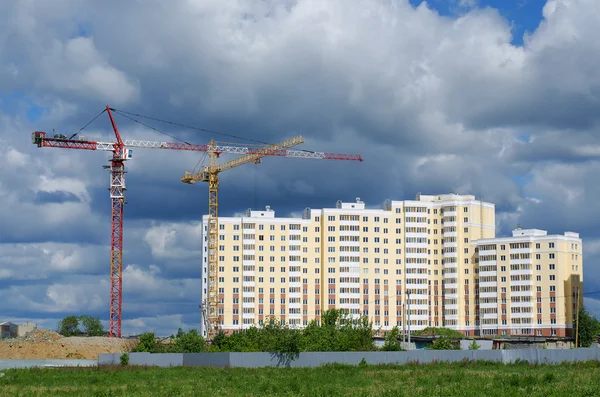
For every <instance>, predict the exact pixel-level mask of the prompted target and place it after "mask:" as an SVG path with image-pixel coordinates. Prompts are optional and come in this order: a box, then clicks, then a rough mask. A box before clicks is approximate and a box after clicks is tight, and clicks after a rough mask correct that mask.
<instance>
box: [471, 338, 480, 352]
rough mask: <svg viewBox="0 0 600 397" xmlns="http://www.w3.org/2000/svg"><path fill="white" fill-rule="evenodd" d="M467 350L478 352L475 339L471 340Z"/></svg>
mask: <svg viewBox="0 0 600 397" xmlns="http://www.w3.org/2000/svg"><path fill="white" fill-rule="evenodd" d="M469 350H479V345H478V344H477V342H475V339H473V342H471V344H470V345H469Z"/></svg>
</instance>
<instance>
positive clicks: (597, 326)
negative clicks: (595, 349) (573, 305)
mask: <svg viewBox="0 0 600 397" xmlns="http://www.w3.org/2000/svg"><path fill="white" fill-rule="evenodd" d="M578 319H579V324H577V323H575V324H573V325H574V326H575V327H576V328H577V327H578V329H579V337H578V338H579V342H578V347H590V346H591V345H592V342H593V341H594V339H595V337H596V335H598V333H599V332H600V322H598V320H597V319H596V317H594V316H592V315H590V314H589V313H588V311H587V310H586V309H585V307H582V308H581V309H579V313H578Z"/></svg>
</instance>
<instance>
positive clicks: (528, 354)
mask: <svg viewBox="0 0 600 397" xmlns="http://www.w3.org/2000/svg"><path fill="white" fill-rule="evenodd" d="M537 350H538V349H518V350H502V362H504V363H506V364H509V363H514V362H515V361H517V360H520V361H527V362H529V363H532V364H533V363H537Z"/></svg>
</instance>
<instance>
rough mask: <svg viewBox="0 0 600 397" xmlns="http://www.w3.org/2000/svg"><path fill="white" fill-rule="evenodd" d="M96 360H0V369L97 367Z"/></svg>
mask: <svg viewBox="0 0 600 397" xmlns="http://www.w3.org/2000/svg"><path fill="white" fill-rule="evenodd" d="M97 365H98V361H96V360H0V369H12V368H33V367H39V368H44V367H95V366H97Z"/></svg>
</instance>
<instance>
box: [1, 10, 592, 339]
mask: <svg viewBox="0 0 600 397" xmlns="http://www.w3.org/2000/svg"><path fill="white" fill-rule="evenodd" d="M455 3H456V7H459V6H460V7H459V8H460V12H458V13H457V14H456V15H454V16H452V17H441V16H439V15H438V14H437V13H435V12H434V11H431V10H429V9H427V7H423V6H421V7H418V8H416V9H415V8H413V7H411V6H410V4H409V3H408V1H400V0H398V1H384V0H375V1H371V2H347V1H342V0H335V1H328V2H323V1H318V0H297V1H291V0H290V1H275V0H268V1H261V2H225V3H224V2H221V1H216V0H204V1H200V0H194V1H183V0H176V1H171V2H169V3H168V4H167V3H160V2H157V3H153V5H152V6H147V5H146V4H145V3H144V4H142V3H140V2H118V1H116V0H109V1H104V2H93V1H76V0H60V1H53V2H52V5H49V4H48V2H44V1H29V2H20V1H15V2H3V3H2V4H0V26H2V28H1V29H0V59H1V60H2V61H0V87H2V88H1V89H0V104H2V103H6V104H8V103H9V101H12V102H11V103H13V105H11V107H10V109H11V110H10V111H9V107H8V106H6V107H3V108H0V111H2V113H0V126H1V127H2V129H1V131H2V132H0V149H2V150H3V153H4V154H5V158H6V159H7V160H5V161H3V163H2V164H1V165H0V199H2V201H3V206H2V207H0V225H1V226H0V250H1V251H2V252H8V253H10V254H7V258H9V259H8V260H7V262H6V263H5V264H4V265H3V266H4V267H3V269H4V270H3V271H4V272H5V273H4V274H5V277H3V276H2V272H0V296H1V295H2V294H3V293H4V294H6V296H7V297H10V299H11V305H12V307H15V306H16V305H15V304H18V307H20V308H21V309H20V311H18V310H17V311H14V312H10V313H8V312H7V313H8V314H7V315H12V316H14V317H15V318H17V317H18V318H32V319H43V318H45V317H47V318H58V316H59V314H60V313H71V312H73V313H75V312H84V311H85V312H89V313H96V314H98V315H101V316H102V317H106V312H107V308H108V288H107V286H106V285H107V282H108V263H107V262H108V255H107V252H108V244H109V225H110V206H109V198H108V192H107V190H106V187H107V185H108V175H107V172H106V171H105V170H103V169H102V167H101V166H102V165H105V164H107V160H108V157H109V153H90V152H83V151H81V152H80V151H68V150H60V149H50V148H44V149H39V148H36V147H34V146H33V145H32V144H31V143H30V137H29V134H30V132H31V131H32V130H46V131H51V130H52V129H53V128H55V129H56V131H57V132H61V133H65V134H69V133H73V132H76V131H78V129H79V128H80V127H82V126H83V125H84V124H86V123H87V122H88V121H89V120H91V119H92V118H93V117H94V116H95V115H96V114H97V113H98V112H100V111H101V110H102V109H103V107H104V106H105V104H107V103H108V104H110V105H111V106H113V107H115V108H117V109H124V110H128V111H131V112H136V113H140V114H144V115H148V116H152V117H155V118H160V119H166V120H173V121H177V122H179V123H183V124H187V125H192V126H198V127H202V128H205V129H208V130H212V131H218V132H226V133H229V134H233V135H236V136H240V137H245V138H249V139H254V140H259V141H265V142H278V141H281V140H283V139H286V138H288V137H290V136H294V135H303V136H304V138H305V141H306V142H305V144H303V145H302V148H305V149H311V150H318V151H330V152H348V153H357V152H358V153H360V154H361V155H362V156H363V158H364V159H365V161H364V162H363V163H350V162H348V163H345V162H328V161H312V160H303V159H280V158H272V159H265V160H264V161H263V163H262V164H260V165H246V166H244V167H240V168H239V169H236V170H231V171H228V172H226V173H223V175H222V187H221V194H220V198H221V213H222V214H224V215H231V214H234V213H238V212H241V211H244V210H245V209H246V208H248V207H250V206H259V207H263V206H264V205H271V206H272V207H273V208H274V209H275V210H276V211H277V213H278V214H281V215H287V214H291V213H294V214H298V213H301V211H302V210H303V209H304V208H305V207H313V208H319V207H324V206H325V207H327V206H333V205H334V204H335V202H336V201H337V200H340V199H342V200H353V199H354V198H355V197H357V196H360V197H361V198H362V199H363V200H365V201H366V202H367V204H368V205H369V206H372V207H376V206H379V205H381V203H382V202H383V201H384V200H385V199H388V198H392V199H405V198H412V197H414V196H415V194H416V193H417V192H422V193H438V192H447V191H450V190H452V191H455V192H459V193H471V194H475V195H476V196H477V197H480V198H482V199H484V200H487V201H492V202H494V203H496V208H497V212H498V215H497V220H498V222H497V223H498V224H497V226H498V234H507V233H509V232H510V229H511V228H512V227H514V226H515V225H516V224H517V223H521V224H523V225H526V226H527V227H539V228H547V229H549V231H550V232H553V233H562V232H564V231H565V230H567V229H568V230H574V231H579V232H581V234H582V236H583V238H584V241H585V243H584V246H587V244H588V242H589V244H590V247H591V249H587V248H586V263H588V264H589V263H593V262H592V261H593V260H595V258H598V257H600V254H599V252H600V250H598V249H596V246H597V245H598V241H600V233H599V232H598V231H597V228H595V227H594V223H593V219H595V218H594V216H595V215H594V214H598V213H600V212H599V211H600V208H598V204H597V203H596V202H595V201H594V198H595V197H598V194H599V193H600V192H596V191H595V190H596V187H595V186H596V184H595V175H597V171H598V170H597V168H598V163H597V162H596V157H597V155H598V154H599V153H600V138H598V136H599V135H598V130H597V124H598V119H597V117H598V114H600V113H599V112H598V92H599V89H598V88H599V84H598V82H599V81H600V80H599V78H598V77H599V75H598V72H597V68H596V67H595V65H596V64H597V59H596V55H595V54H597V53H599V51H598V48H597V47H598V45H599V44H598V43H597V42H596V40H595V37H596V35H597V32H598V26H600V25H599V24H598V20H599V17H600V15H599V14H598V13H599V12H600V11H598V7H596V4H595V1H593V0H581V1H580V2H578V3H577V6H576V4H575V2H572V1H569V0H549V1H548V3H547V4H546V7H545V9H544V17H545V20H544V21H543V22H542V24H541V25H540V28H539V29H538V30H537V31H536V32H534V33H533V34H531V35H530V36H528V37H526V39H525V44H524V46H521V47H517V46H513V45H511V42H512V37H511V26H510V24H509V22H508V21H506V20H504V19H502V17H501V16H500V14H499V13H498V12H497V11H496V10H494V9H491V8H487V9H484V10H482V9H478V8H477V7H474V5H475V4H476V3H473V2H464V1H463V2H458V1H457V2H455ZM457 10H458V8H457ZM14 93H18V95H17V96H16V99H15V96H14V95H13V94H14ZM10 98H12V99H10ZM19 98H21V99H19ZM22 98H25V99H26V100H27V101H24V100H23V99H22ZM19 101H20V102H19ZM29 102H32V103H33V104H35V105H36V106H39V107H43V108H45V109H46V110H45V111H44V112H43V113H40V118H39V119H38V120H35V121H34V122H32V120H31V117H30V118H29V119H28V114H29V116H31V112H32V108H31V105H28V104H27V103H29ZM14 103H18V104H19V105H14ZM33 110H36V109H35V108H34V109H33ZM34 113H35V112H34ZM116 117H117V123H118V125H119V128H120V130H121V134H122V135H123V137H124V138H128V139H150V140H169V141H170V140H172V138H169V137H165V135H162V134H160V133H158V132H157V131H154V130H149V129H147V128H145V127H144V126H142V125H140V124H138V123H135V122H132V121H131V120H129V119H127V118H124V117H122V116H119V115H117V116H116ZM139 120H140V121H143V122H144V123H147V124H149V125H151V126H153V127H155V128H158V129H160V130H161V131H164V132H166V133H168V134H170V135H172V136H174V137H176V138H178V139H182V140H186V141H189V142H194V143H205V142H208V141H209V140H210V139H211V138H215V139H217V140H220V141H225V142H231V141H239V142H244V141H243V140H236V139H234V138H231V137H226V136H221V135H218V134H211V133H206V132H200V131H197V130H190V129H186V128H182V127H177V126H173V125H168V124H161V123H158V122H156V121H152V120H148V119H141V118H140V119H139ZM82 135H84V136H86V137H90V138H92V137H93V138H94V139H95V138H97V139H100V140H112V136H113V134H112V131H111V127H110V123H109V122H108V118H107V117H106V115H102V116H101V117H100V118H99V119H98V120H96V121H95V122H94V123H93V124H92V125H90V127H88V128H87V129H86V130H85V131H84V132H83V133H82ZM200 158H201V156H200V155H198V154H195V153H179V152H168V151H152V150H143V149H138V150H135V151H134V159H133V160H132V161H130V162H129V163H128V174H127V180H128V192H127V195H128V201H129V204H128V205H127V206H126V207H125V216H126V234H125V244H126V252H125V264H126V266H129V267H128V268H126V270H125V280H126V281H125V292H124V299H125V301H124V302H125V303H124V317H125V318H126V321H125V322H124V326H125V329H126V330H127V331H126V332H130V331H131V332H135V331H139V330H143V329H144V327H155V328H156V329H157V330H160V332H164V333H171V332H174V331H175V330H176V329H177V328H178V327H179V326H192V325H196V324H197V320H198V309H197V303H198V300H199V297H198V293H199V292H198V284H197V277H198V273H199V260H200V253H199V251H198V245H199V244H198V243H199V241H198V239H199V234H198V230H197V226H198V225H197V221H198V220H199V219H200V217H201V216H202V214H204V213H206V202H207V200H206V197H207V192H206V186H203V185H199V186H188V185H184V184H183V183H181V182H180V181H179V179H180V178H181V176H182V174H183V172H184V171H185V170H192V169H193V168H194V166H196V165H197V163H198V161H199V160H200ZM224 159H225V158H224ZM44 250H45V251H44ZM588 258H589V259H588ZM11 263H12V264H11ZM53 264H54V265H53ZM25 267H30V268H32V269H33V270H32V271H31V272H29V274H27V272H23V271H22V269H23V268H25ZM27 277H29V279H28V278H27ZM595 279H600V271H598V270H596V269H595V267H594V266H590V265H586V280H587V281H586V289H587V288H592V287H593V286H595V285H596V282H595ZM5 280H15V282H16V283H19V284H18V288H19V289H18V291H16V290H14V288H13V289H11V286H10V284H5V283H4V282H3V281H5ZM598 284H599V285H598V287H599V289H600V283H598ZM588 286H590V287H588ZM158 290H160V291H162V292H160V293H156V291H158ZM12 293H14V294H15V295H14V296H13V295H10V294H12ZM0 307H2V306H0Z"/></svg>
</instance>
